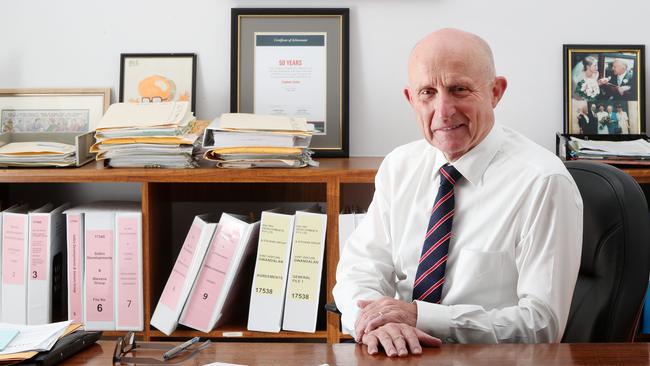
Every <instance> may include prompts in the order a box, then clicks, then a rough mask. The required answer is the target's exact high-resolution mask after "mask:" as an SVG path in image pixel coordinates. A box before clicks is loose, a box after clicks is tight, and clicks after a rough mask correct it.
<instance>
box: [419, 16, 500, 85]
mask: <svg viewBox="0 0 650 366" xmlns="http://www.w3.org/2000/svg"><path fill="white" fill-rule="evenodd" d="M443 61H444V62H465V63H468V64H471V65H472V68H474V69H475V70H474V71H476V72H477V74H478V75H483V76H485V79H486V81H492V80H493V79H494V78H495V77H496V71H495V67H494V56H493V55H492V50H491V49H490V46H489V45H488V44H487V42H485V40H483V38H481V37H479V36H477V35H475V34H473V33H469V32H465V31H462V30H459V29H454V28H444V29H440V30H437V31H435V32H433V33H431V34H429V35H427V36H426V37H424V38H423V39H422V40H421V41H419V42H418V43H417V44H416V45H415V47H413V50H412V51H411V56H410V58H409V82H411V80H410V78H411V71H412V69H413V68H414V67H421V66H422V64H423V63H424V64H427V65H429V66H431V67H436V65H437V64H439V63H440V62H443Z"/></svg>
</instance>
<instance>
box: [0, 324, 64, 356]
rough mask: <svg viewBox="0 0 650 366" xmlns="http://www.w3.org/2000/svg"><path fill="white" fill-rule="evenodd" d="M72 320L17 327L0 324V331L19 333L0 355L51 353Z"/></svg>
mask: <svg viewBox="0 0 650 366" xmlns="http://www.w3.org/2000/svg"><path fill="white" fill-rule="evenodd" d="M71 323H72V320H66V321H63V322H58V323H51V324H45V325H16V324H7V323H0V331H2V330H8V329H15V330H17V331H18V332H19V333H18V335H17V336H16V338H14V339H13V340H12V341H11V342H9V344H8V345H7V347H5V349H4V350H2V351H0V355H6V354H11V353H17V352H28V351H37V352H40V351H49V350H50V349H51V348H52V346H54V343H56V341H57V340H58V339H59V337H61V336H62V335H63V333H64V332H65V331H66V329H67V328H68V326H69V325H70V324H71Z"/></svg>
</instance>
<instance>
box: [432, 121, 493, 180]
mask: <svg viewBox="0 0 650 366" xmlns="http://www.w3.org/2000/svg"><path fill="white" fill-rule="evenodd" d="M503 138H504V136H503V129H502V128H501V126H499V125H498V124H497V123H494V126H492V129H491V130H490V132H489V133H488V134H487V136H485V138H484V139H483V141H481V142H479V144H478V145H476V146H474V148H473V149H471V150H470V151H468V152H466V153H465V155H463V156H461V157H460V158H459V159H458V160H456V161H455V162H453V163H451V165H453V166H454V167H455V168H456V169H458V171H459V172H460V174H462V175H463V177H464V178H465V179H467V181H469V182H470V183H471V184H472V185H478V184H479V183H480V182H481V178H482V177H483V173H485V170H486V169H487V167H488V164H489V163H490V161H492V159H493V158H494V156H495V155H496V153H497V152H498V151H499V150H500V149H501V145H502V144H503ZM436 152H437V153H436V160H435V162H434V165H433V168H434V172H435V173H436V174H437V173H438V171H439V170H440V168H441V167H442V166H443V165H445V164H447V163H448V161H447V158H446V157H445V154H443V153H442V151H440V150H437V149H436Z"/></svg>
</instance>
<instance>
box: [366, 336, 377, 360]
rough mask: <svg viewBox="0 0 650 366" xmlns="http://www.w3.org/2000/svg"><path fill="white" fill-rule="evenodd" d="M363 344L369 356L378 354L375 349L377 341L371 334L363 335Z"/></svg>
mask: <svg viewBox="0 0 650 366" xmlns="http://www.w3.org/2000/svg"><path fill="white" fill-rule="evenodd" d="M362 340H363V343H364V344H365V345H366V346H368V354H369V355H374V354H377V352H379V349H378V347H377V345H378V343H379V342H378V340H377V337H375V336H374V335H373V334H364V336H363V339H362Z"/></svg>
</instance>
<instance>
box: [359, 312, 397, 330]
mask: <svg viewBox="0 0 650 366" xmlns="http://www.w3.org/2000/svg"><path fill="white" fill-rule="evenodd" d="M387 323H397V320H396V319H394V316H392V315H391V314H385V313H383V312H379V313H377V316H376V317H374V318H372V319H370V320H369V321H368V322H367V323H366V328H365V330H364V331H365V332H366V333H368V332H372V331H373V330H375V329H377V328H379V327H381V326H382V325H384V324H387Z"/></svg>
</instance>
